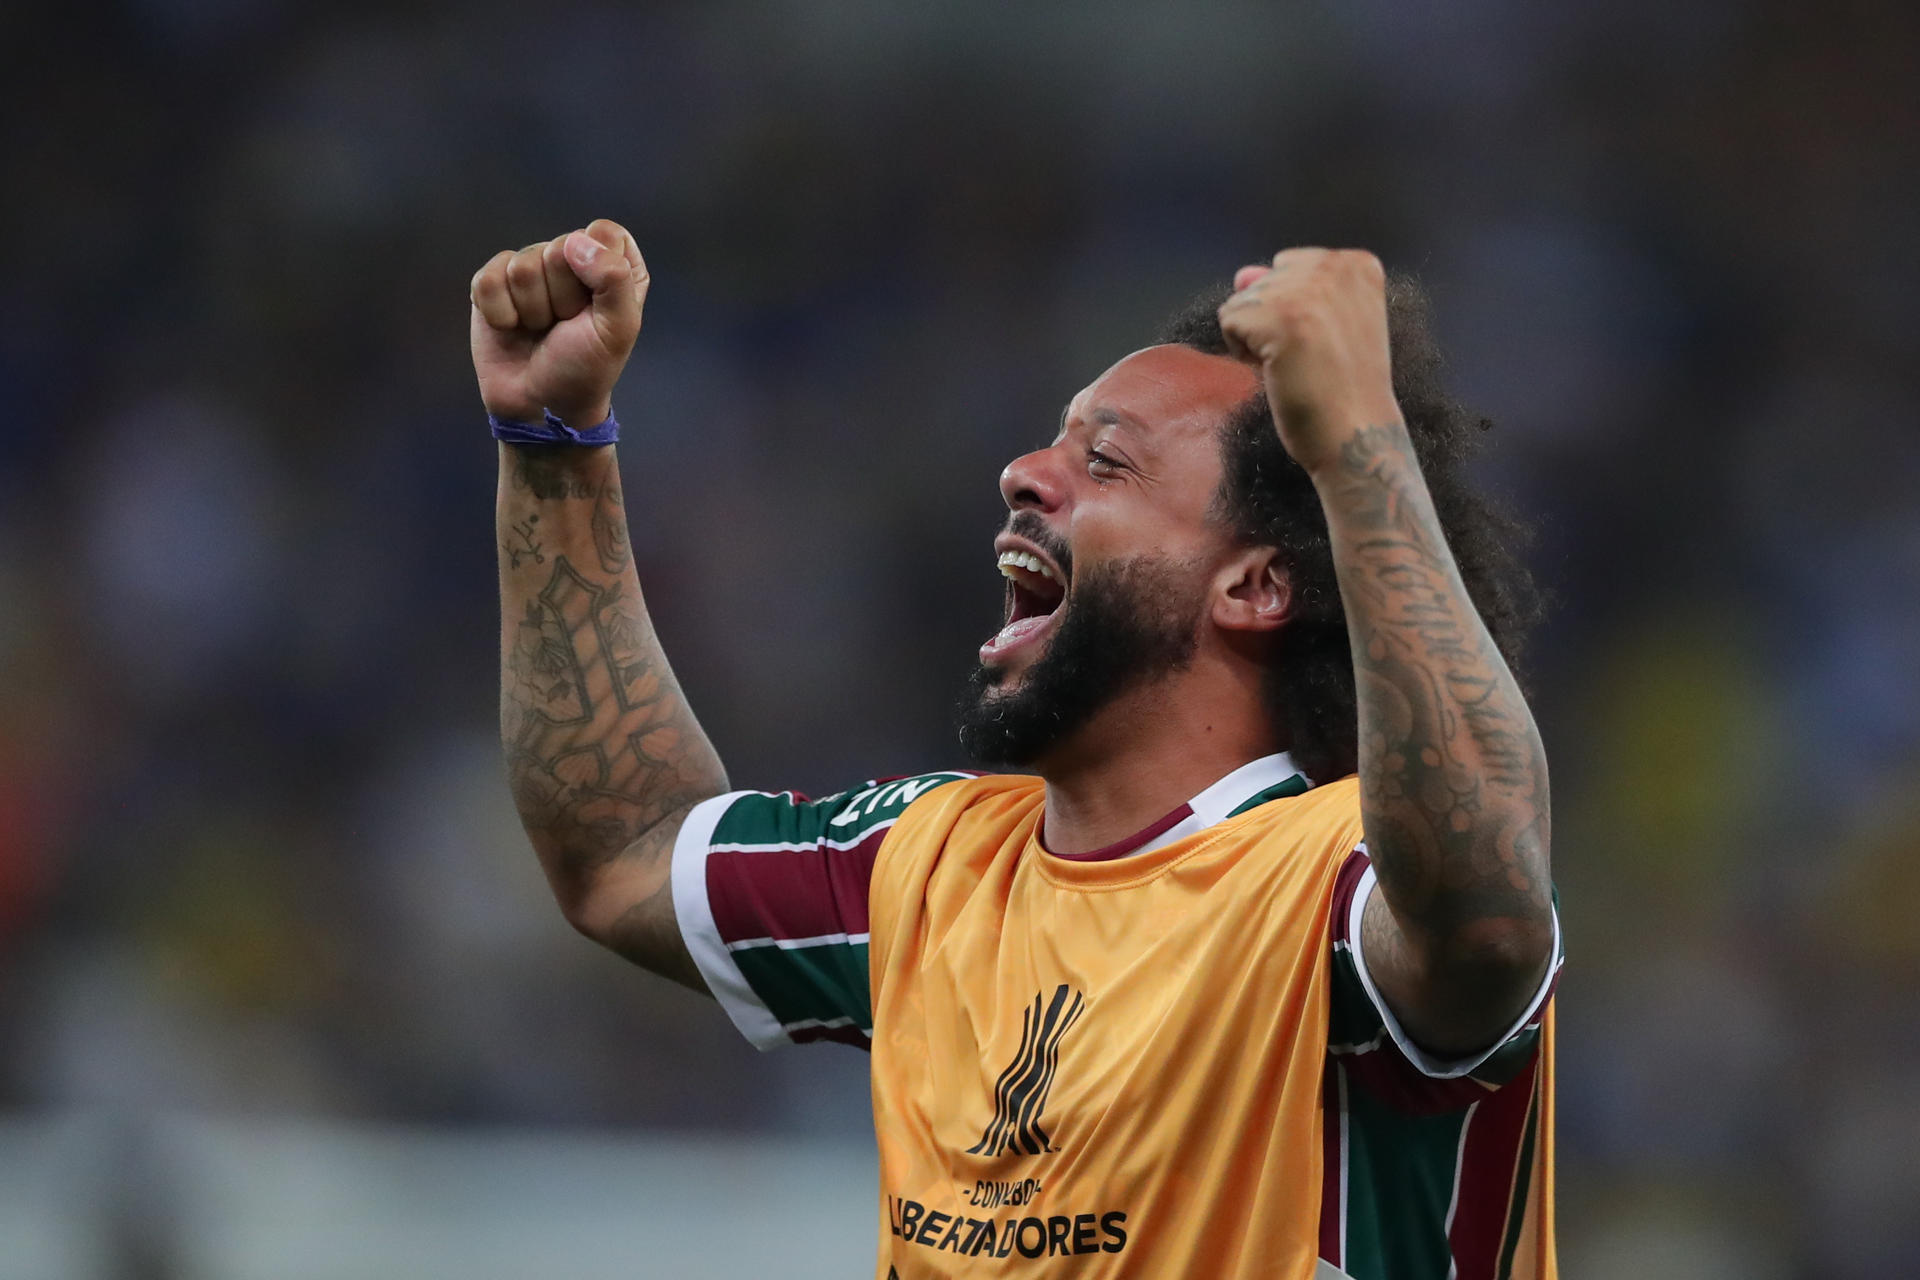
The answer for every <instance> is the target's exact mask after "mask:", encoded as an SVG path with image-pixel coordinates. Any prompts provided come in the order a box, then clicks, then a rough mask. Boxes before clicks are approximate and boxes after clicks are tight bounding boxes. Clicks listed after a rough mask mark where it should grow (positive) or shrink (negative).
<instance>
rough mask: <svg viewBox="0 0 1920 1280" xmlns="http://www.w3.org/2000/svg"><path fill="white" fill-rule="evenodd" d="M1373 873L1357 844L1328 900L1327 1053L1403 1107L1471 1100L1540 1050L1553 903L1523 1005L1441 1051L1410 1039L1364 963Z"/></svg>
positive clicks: (1553, 977)
mask: <svg viewBox="0 0 1920 1280" xmlns="http://www.w3.org/2000/svg"><path fill="white" fill-rule="evenodd" d="M1376 883H1377V879H1376V877H1375V875H1374V870H1373V866H1372V864H1371V862H1370V860H1369V859H1368V857H1367V852H1366V846H1365V845H1361V846H1360V847H1359V848H1358V849H1356V850H1355V851H1354V852H1353V854H1352V855H1351V856H1350V857H1349V858H1348V859H1347V861H1346V863H1345V864H1344V865H1343V866H1342V867H1341V870H1340V874H1339V877H1338V879H1337V880H1336V882H1335V885H1334V892H1333V901H1332V904H1331V912H1332V921H1331V923H1332V926H1333V983H1332V986H1333V995H1332V1010H1331V1017H1330V1019H1329V1023H1328V1033H1327V1052H1328V1053H1329V1054H1330V1055H1332V1056H1334V1057H1336V1058H1340V1059H1341V1060H1342V1061H1343V1062H1344V1063H1345V1064H1346V1065H1347V1067H1348V1068H1349V1075H1350V1077H1351V1078H1352V1079H1353V1080H1354V1081H1355V1082H1356V1083H1357V1084H1359V1085H1361V1086H1362V1087H1366V1088H1368V1089H1369V1091H1370V1092H1374V1093H1376V1094H1380V1095H1383V1096H1384V1097H1385V1098H1386V1099H1387V1100H1389V1101H1391V1102H1393V1103H1395V1104H1396V1105H1397V1106H1399V1107H1400V1108H1401V1109H1403V1110H1407V1111H1415V1112H1431V1111H1444V1110H1454V1109H1457V1108H1460V1107H1464V1106H1470V1105H1472V1104H1473V1103H1474V1102H1475V1101H1478V1100H1479V1099H1481V1098H1484V1097H1485V1096H1486V1095H1487V1094H1488V1093H1489V1092H1491V1091H1494V1090H1497V1089H1499V1088H1501V1087H1502V1086H1503V1085H1505V1084H1507V1083H1508V1082H1510V1081H1512V1080H1514V1079H1515V1078H1517V1077H1518V1076H1520V1075H1521V1074H1522V1073H1523V1072H1525V1071H1526V1069H1527V1067H1528V1066H1529V1065H1530V1064H1531V1063H1532V1062H1533V1060H1534V1058H1535V1057H1536V1055H1537V1054H1538V1052H1539V1046H1540V1027H1541V1023H1542V1020H1543V1019H1544V1018H1545V1017H1546V1011H1547V1005H1548V1002H1549V1001H1551V1000H1552V998H1553V990H1554V987H1555V985H1556V984H1557V983H1558V981H1559V978H1560V966H1561V964H1562V962H1563V960H1564V959H1565V957H1564V955H1563V953H1562V950H1561V939H1560V909H1559V903H1558V898H1557V895H1556V899H1555V903H1554V911H1553V959H1552V961H1551V963H1549V964H1548V965H1547V972H1546V974H1545V976H1544V977H1542V978H1541V980H1540V985H1539V987H1538V988H1536V989H1535V991H1534V993H1533V998H1532V999H1531V1000H1529V1001H1528V1002H1527V1007H1526V1009H1525V1010H1524V1011H1523V1012H1522V1013H1521V1014H1520V1015H1519V1016H1518V1017H1517V1018H1515V1019H1514V1021H1513V1024H1512V1025H1511V1026H1509V1027H1508V1028H1507V1030H1506V1033H1505V1034H1504V1035H1502V1036H1500V1037H1499V1038H1498V1039H1497V1040H1495V1041H1494V1042H1493V1043H1492V1044H1490V1045H1488V1046H1487V1048H1485V1049H1484V1050H1482V1051H1480V1052H1479V1053H1474V1054H1469V1055H1467V1056H1465V1057H1461V1058H1442V1057H1438V1056H1436V1055H1434V1054H1431V1053H1428V1052H1427V1051H1426V1050H1424V1049H1422V1048H1421V1047H1420V1046H1419V1045H1417V1044H1415V1043H1414V1042H1413V1040H1412V1038H1411V1037H1410V1036H1408V1035H1407V1032H1406V1029H1405V1028H1404V1027H1402V1026H1401V1025H1400V1020H1399V1019H1398V1018H1396V1017H1395V1016H1394V1014H1393V1010H1391V1009H1389V1008H1388V1007H1387V1002H1386V1000H1385V999H1384V998H1382V996H1381V995H1380V991H1379V988H1378V987H1377V986H1376V985H1375V984H1374V981H1373V975H1372V973H1371V972H1370V971H1369V970H1368V968H1367V957H1366V952H1365V948H1364V947H1363V946H1362V945H1361V931H1360V921H1361V916H1362V913H1363V912H1365V910H1366V906H1367V899H1368V898H1369V897H1371V896H1372V894H1373V891H1374V888H1375V885H1376Z"/></svg>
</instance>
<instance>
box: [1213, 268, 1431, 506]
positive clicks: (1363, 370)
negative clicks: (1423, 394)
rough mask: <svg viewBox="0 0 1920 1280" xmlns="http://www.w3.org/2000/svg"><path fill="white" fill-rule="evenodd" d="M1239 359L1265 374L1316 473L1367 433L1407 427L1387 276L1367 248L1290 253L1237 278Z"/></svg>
mask: <svg viewBox="0 0 1920 1280" xmlns="http://www.w3.org/2000/svg"><path fill="white" fill-rule="evenodd" d="M1220 327H1221V329H1222V330H1223V331H1224V332H1225V333H1226V337H1227V347H1228V350H1230V351H1231V352H1232V353H1233V355H1234V356H1235V357H1237V358H1239V359H1241V360H1244V361H1246V362H1247V363H1249V364H1252V365H1255V366H1257V367H1258V368H1259V370H1260V374H1261V377H1262V379H1263V380H1264V381H1265V383H1266V388H1267V402H1268V404H1270V405H1271V406H1272V407H1273V420H1274V422H1275V424H1276V425H1278V427H1279V428H1280V440H1281V443H1283V444H1285V445H1286V447H1287V452H1288V453H1290V454H1292V455H1293V459H1294V461H1295V462H1298V463H1299V464H1300V465H1301V466H1302V467H1305V468H1306V469H1307V471H1308V472H1309V473H1313V472H1317V471H1319V470H1320V469H1321V468H1322V467H1324V466H1325V465H1327V464H1328V463H1330V462H1332V461H1333V460H1335V459H1336V458H1338V456H1339V453H1340V447H1341V446H1342V445H1343V444H1345V443H1346V441H1347V440H1348V438H1349V437H1350V436H1351V435H1352V434H1353V433H1354V432H1355V431H1358V430H1359V429H1360V428H1362V427H1366V426H1377V425H1381V424H1385V423H1389V422H1399V421H1400V406H1399V404H1398V402H1397V401H1395V399H1394V397H1393V363H1392V359H1391V355H1390V352H1389V350H1388V346H1387V294H1386V272H1385V270H1384V269H1382V267H1381V266H1380V260H1379V259H1378V258H1376V257H1374V256H1373V255H1372V254H1370V253H1368V252H1366V251H1365V250H1358V249H1288V250H1287V251H1285V252H1284V253H1280V254H1277V255H1275V257H1274V259H1273V265H1272V266H1270V267H1242V268H1240V270H1239V271H1237V272H1235V273H1234V277H1233V296H1232V297H1230V298H1228V299H1227V301H1226V303H1225V304H1224V305H1223V306H1221V308H1220Z"/></svg>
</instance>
